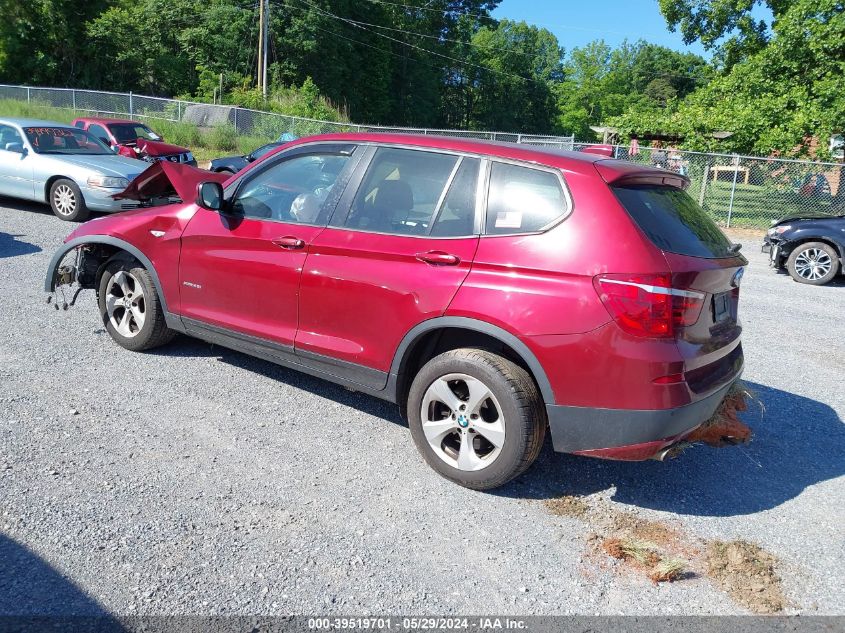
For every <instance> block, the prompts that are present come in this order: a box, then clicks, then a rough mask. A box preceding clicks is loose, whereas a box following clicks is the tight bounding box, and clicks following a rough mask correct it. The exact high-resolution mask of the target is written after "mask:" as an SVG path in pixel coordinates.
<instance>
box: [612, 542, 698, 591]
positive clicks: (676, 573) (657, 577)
mask: <svg viewBox="0 0 845 633" xmlns="http://www.w3.org/2000/svg"><path fill="white" fill-rule="evenodd" d="M601 546H602V549H603V550H604V551H605V552H606V553H607V554H608V555H609V556H612V557H613V558H616V559H618V560H622V561H627V562H630V563H632V564H634V565H636V567H637V568H638V569H639V570H640V571H642V572H644V573H645V574H646V576H648V577H649V578H650V579H651V580H652V582H655V583H658V582H673V581H675V580H680V579H681V578H682V577H683V576H684V574H685V572H686V567H687V563H686V561H684V560H681V559H680V558H674V557H671V556H666V555H665V554H664V553H663V552H661V551H660V550H659V548H658V547H657V545H655V544H654V543H651V542H649V541H641V540H638V539H635V538H615V537H614V538H606V539H604V541H602V544H601Z"/></svg>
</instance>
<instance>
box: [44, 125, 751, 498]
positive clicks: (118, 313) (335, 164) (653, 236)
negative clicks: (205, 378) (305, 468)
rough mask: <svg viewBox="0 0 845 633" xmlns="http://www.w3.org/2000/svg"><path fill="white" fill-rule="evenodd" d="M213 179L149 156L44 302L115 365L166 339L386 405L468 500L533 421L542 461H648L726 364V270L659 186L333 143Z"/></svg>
mask: <svg viewBox="0 0 845 633" xmlns="http://www.w3.org/2000/svg"><path fill="white" fill-rule="evenodd" d="M226 178H227V177H226V176H220V175H218V174H210V173H208V172H203V171H200V170H196V169H194V168H191V167H188V166H185V165H181V164H172V163H164V162H162V163H156V164H155V165H153V166H152V167H150V168H149V169H148V170H147V171H146V172H145V173H143V174H141V175H140V176H139V177H138V178H136V179H135V180H134V181H133V182H132V184H131V185H130V187H129V188H128V189H127V190H126V191H124V192H123V193H121V194H118V195H117V196H116V197H123V198H133V199H136V200H140V201H141V202H142V204H144V205H146V208H141V209H138V210H134V211H129V212H126V213H120V214H117V215H114V216H110V217H106V218H101V219H98V220H94V221H91V222H89V223H87V224H83V225H81V226H80V227H79V228H78V229H77V230H76V231H74V232H73V233H72V234H71V235H70V236H69V237H68V238H67V240H66V241H65V244H64V245H63V246H62V247H61V248H60V249H59V250H58V251H57V253H56V254H55V256H54V257H53V260H52V262H51V264H50V267H49V270H48V272H47V279H46V290H47V291H48V292H53V291H55V290H56V289H57V287H60V290H64V288H65V284H72V285H78V286H80V287H82V288H92V289H94V290H95V291H96V293H97V297H98V305H99V310H100V313H101V316H102V319H103V323H104V324H105V327H106V329H107V330H108V332H109V334H110V335H111V336H112V338H113V339H114V340H115V341H116V342H117V343H118V344H120V345H122V346H123V347H125V348H127V349H129V350H134V351H141V350H146V349H150V348H152V347H155V346H158V345H162V344H164V343H167V342H169V341H170V340H171V339H172V338H173V336H174V335H175V334H176V333H177V332H181V333H185V334H188V335H190V336H194V337H197V338H201V339H205V340H207V341H211V342H214V343H218V344H221V345H224V346H227V347H230V348H233V349H236V350H240V351H242V352H245V353H247V354H253V355H256V356H259V357H262V358H265V359H267V360H270V361H273V362H276V363H279V364H282V365H285V366H288V367H292V368H295V369H298V370H301V371H304V372H307V373H310V374H313V375H315V376H319V377H322V378H326V379H329V380H332V381H335V382H338V383H341V384H343V385H346V386H348V387H350V388H352V389H355V390H358V391H362V392H365V393H368V394H372V395H374V396H377V397H380V398H384V399H386V400H389V401H392V402H395V403H397V404H398V405H399V407H400V408H401V410H402V412H403V414H404V415H406V416H407V419H408V421H409V425H410V429H411V435H412V437H413V439H414V441H415V443H416V445H417V447H418V448H419V450H420V452H421V453H422V455H423V457H424V458H425V460H426V461H427V462H428V463H429V464H430V465H431V466H432V467H433V468H434V469H435V470H436V471H437V472H439V473H440V474H441V475H443V476H445V477H447V478H449V479H451V480H453V481H455V482H457V483H459V484H461V485H464V486H468V487H471V488H476V489H490V488H494V487H496V486H500V485H502V484H504V483H505V482H507V481H509V480H510V479H512V478H513V477H515V476H517V475H519V474H520V473H521V472H523V471H524V470H525V469H526V468H528V467H529V466H530V465H531V463H532V462H533V461H534V459H535V458H536V457H537V455H538V453H539V451H540V448H541V445H542V443H543V440H544V437H545V435H546V431H547V429H548V430H549V431H550V433H551V438H552V443H553V446H554V449H555V450H556V451H562V452H567V453H576V454H579V455H590V456H594V457H602V458H608V459H623V460H643V459H647V458H650V457H655V456H659V455H662V454H663V453H664V451H666V450H667V449H670V448H671V447H673V446H674V445H676V444H678V443H679V442H680V441H682V440H683V438H684V437H685V436H687V435H688V434H690V433H691V432H692V431H693V430H694V429H696V428H697V427H698V426H699V425H701V423H702V422H704V421H705V420H707V419H708V418H709V417H710V416H711V415H712V414H713V412H714V411H715V410H716V408H717V407H718V405H719V404H720V403H721V401H722V399H723V398H724V397H725V395H726V394H727V392H728V390H729V388H730V387H731V385H732V384H733V382H734V381H735V380H737V378H738V377H739V375H740V373H741V371H742V368H743V355H742V347H741V345H740V332H741V328H740V325H739V322H738V320H737V302H738V298H739V282H740V279H741V277H742V273H743V269H744V268H743V267H744V266H745V265H746V263H747V262H746V260H745V259H744V258H743V257H742V256H740V255H739V253H738V250H739V247H738V245H733V244H731V242H730V241H729V240H728V239H727V238H726V237H725V235H724V234H723V233H722V232H721V231H720V230H719V228H718V227H717V226H716V225H715V224H714V223H713V222H712V221H711V220H710V219H709V218H708V217H707V216H706V215H705V213H704V211H702V209H701V208H700V207H699V206H698V205H697V204H696V202H695V201H694V200H693V199H692V198H690V196H688V195H687V194H686V193H685V192H684V188H685V187H686V186H687V184H688V181H687V180H686V179H685V178H684V177H682V176H678V175H676V174H674V173H671V172H667V171H664V170H659V169H654V168H650V167H644V166H641V165H635V164H633V163H627V162H622V161H616V160H610V159H607V158H604V157H601V156H596V155H591V154H579V153H569V152H559V151H556V150H548V149H537V148H532V147H528V146H524V145H511V144H500V143H487V142H482V141H476V140H466V139H455V138H445V137H431V136H405V135H392V134H391V135H379V134H338V135H329V136H319V137H312V138H306V139H300V140H299V141H296V142H293V143H289V144H287V145H284V146H282V147H280V148H279V149H278V150H276V151H274V152H271V153H269V154H268V155H266V156H265V157H263V158H262V159H261V160H259V161H257V162H255V163H253V164H252V165H250V166H249V167H248V168H247V169H245V170H244V171H242V172H240V173H239V174H237V175H235V176H232V177H229V178H228V179H226ZM70 254H72V255H73V256H74V258H73V260H71V259H70V257H68V255H70ZM68 261H70V262H71V263H65V262H68Z"/></svg>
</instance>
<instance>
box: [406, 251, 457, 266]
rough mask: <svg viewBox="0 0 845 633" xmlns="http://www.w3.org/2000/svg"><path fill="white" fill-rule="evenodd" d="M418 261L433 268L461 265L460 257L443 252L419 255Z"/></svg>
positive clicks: (429, 252)
mask: <svg viewBox="0 0 845 633" xmlns="http://www.w3.org/2000/svg"><path fill="white" fill-rule="evenodd" d="M416 257H417V259H418V260H420V261H421V262H425V263H426V264H432V265H433V266H457V265H458V264H460V263H461V259H460V257H458V256H457V255H451V254H449V253H444V252H443V251H428V252H427V253H417V255H416Z"/></svg>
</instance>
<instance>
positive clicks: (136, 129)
mask: <svg viewBox="0 0 845 633" xmlns="http://www.w3.org/2000/svg"><path fill="white" fill-rule="evenodd" d="M73 125H74V126H75V127H78V128H82V129H83V130H87V131H89V132H90V133H91V134H93V135H94V136H96V137H97V138H98V139H100V140H101V141H103V143H105V144H106V145H109V146H111V147H116V148H117V153H118V154H120V155H121V156H127V157H129V158H140V159H141V160H145V161H147V162H150V163H154V162H156V161H159V160H166V161H169V162H171V163H184V164H186V165H192V166H194V167H196V165H197V161H196V159H195V158H194V155H193V154H192V153H191V150H189V149H187V148H186V147H179V146H178V145H170V144H169V143H165V142H164V139H163V138H162V137H161V136H160V135H158V134H156V133H155V132H153V131H152V130H151V129H150V128H149V127H147V126H146V125H144V124H143V123H139V122H138V121H132V120H130V119H99V118H80V119H74V121H73Z"/></svg>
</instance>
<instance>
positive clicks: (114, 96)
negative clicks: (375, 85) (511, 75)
mask: <svg viewBox="0 0 845 633" xmlns="http://www.w3.org/2000/svg"><path fill="white" fill-rule="evenodd" d="M0 99H12V100H15V101H25V102H27V103H33V104H38V105H44V106H50V107H54V108H65V109H69V110H74V111H77V112H84V113H87V114H91V115H93V116H103V115H108V116H126V117H131V118H135V119H159V120H163V121H172V122H184V123H193V124H195V125H198V126H199V127H215V126H230V127H231V128H233V129H234V131H235V132H236V133H237V134H238V135H242V136H255V137H261V138H264V139H276V138H278V137H279V136H281V135H282V134H286V133H287V134H291V135H293V136H297V137H299V136H308V135H311V134H329V133H332V132H395V133H407V134H432V135H440V136H460V137H464V138H477V139H486V140H492V141H508V142H513V143H519V142H523V139H525V141H526V142H527V141H528V140H530V139H533V138H541V139H552V140H556V141H557V142H560V143H567V144H568V145H570V146H571V145H572V142H573V140H574V139H573V137H571V136H570V137H534V136H531V135H522V134H513V133H508V132H486V131H478V130H443V129H432V128H411V127H388V126H381V125H362V124H357V123H346V122H334V121H320V120H317V119H309V118H304V117H296V116H289V115H285V114H277V113H275V112H262V111H260V110H251V109H249V108H240V107H236V106H229V105H216V104H210V103H198V102H194V101H183V100H179V99H164V98H161V97H148V96H145V95H137V94H133V93H131V92H130V93H121V92H104V91H100V90H76V89H73V88H36V87H29V86H9V85H3V84H0Z"/></svg>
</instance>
